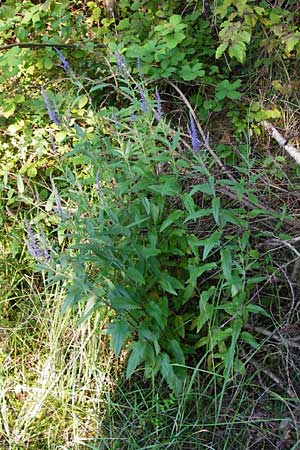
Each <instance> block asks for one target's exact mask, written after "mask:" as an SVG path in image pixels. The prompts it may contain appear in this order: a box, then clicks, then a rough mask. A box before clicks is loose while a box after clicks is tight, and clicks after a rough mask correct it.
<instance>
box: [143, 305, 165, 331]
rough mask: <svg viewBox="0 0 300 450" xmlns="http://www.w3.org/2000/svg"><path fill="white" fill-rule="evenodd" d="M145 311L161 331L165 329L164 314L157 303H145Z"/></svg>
mask: <svg viewBox="0 0 300 450" xmlns="http://www.w3.org/2000/svg"><path fill="white" fill-rule="evenodd" d="M145 310H146V313H147V314H148V315H149V316H150V317H152V318H153V319H154V320H155V321H156V323H157V324H158V325H159V326H160V327H161V328H162V329H164V328H165V324H166V320H165V319H166V318H165V317H164V313H163V311H162V310H161V308H160V306H159V304H158V303H156V302H154V301H151V302H149V303H147V305H146V306H145Z"/></svg>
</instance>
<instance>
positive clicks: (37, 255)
mask: <svg viewBox="0 0 300 450" xmlns="http://www.w3.org/2000/svg"><path fill="white" fill-rule="evenodd" d="M25 227H26V231H27V233H28V238H29V239H28V242H27V248H28V252H29V254H30V255H31V256H32V257H33V258H34V259H35V260H36V261H43V260H46V261H49V260H50V255H49V251H48V250H47V249H45V248H42V247H40V246H39V245H38V243H37V239H39V240H40V238H39V237H37V236H36V235H35V234H34V232H33V230H32V228H31V226H30V225H29V222H28V221H27V220H26V219H25ZM42 239H43V243H44V244H45V241H44V238H43V237H42Z"/></svg>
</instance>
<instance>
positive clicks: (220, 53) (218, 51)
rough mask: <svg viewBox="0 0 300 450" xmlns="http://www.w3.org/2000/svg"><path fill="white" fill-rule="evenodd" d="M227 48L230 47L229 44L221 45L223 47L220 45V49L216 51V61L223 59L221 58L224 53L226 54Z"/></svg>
mask: <svg viewBox="0 0 300 450" xmlns="http://www.w3.org/2000/svg"><path fill="white" fill-rule="evenodd" d="M227 47H228V44H221V45H219V47H218V48H217V50H216V59H219V58H221V56H222V55H223V53H224V52H225V50H226V49H227Z"/></svg>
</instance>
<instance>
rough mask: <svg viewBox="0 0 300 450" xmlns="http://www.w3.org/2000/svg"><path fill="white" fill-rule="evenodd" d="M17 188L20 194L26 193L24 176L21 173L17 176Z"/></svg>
mask: <svg viewBox="0 0 300 450" xmlns="http://www.w3.org/2000/svg"><path fill="white" fill-rule="evenodd" d="M17 188H18V192H19V194H23V192H24V183H23V178H22V175H21V174H20V173H18V175H17Z"/></svg>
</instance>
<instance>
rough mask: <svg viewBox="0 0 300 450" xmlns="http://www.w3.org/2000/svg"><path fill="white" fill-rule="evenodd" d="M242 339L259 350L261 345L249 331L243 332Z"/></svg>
mask: <svg viewBox="0 0 300 450" xmlns="http://www.w3.org/2000/svg"><path fill="white" fill-rule="evenodd" d="M241 339H243V341H245V342H246V343H247V344H249V345H251V347H253V348H259V343H258V342H257V340H256V339H255V337H254V336H252V334H250V333H248V332H247V331H243V332H242V333H241Z"/></svg>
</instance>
